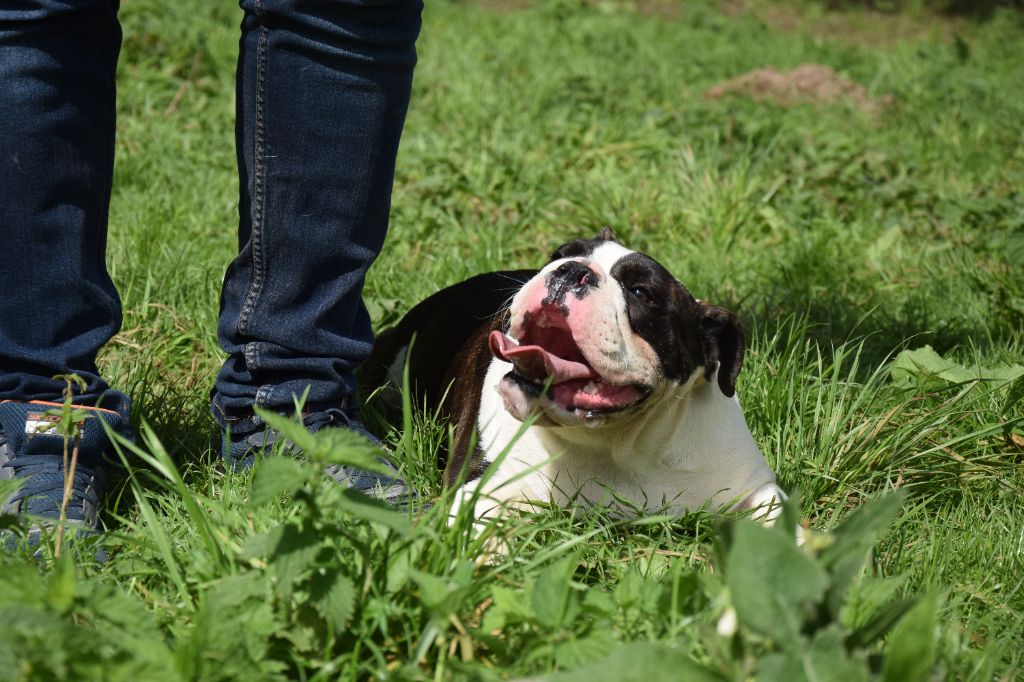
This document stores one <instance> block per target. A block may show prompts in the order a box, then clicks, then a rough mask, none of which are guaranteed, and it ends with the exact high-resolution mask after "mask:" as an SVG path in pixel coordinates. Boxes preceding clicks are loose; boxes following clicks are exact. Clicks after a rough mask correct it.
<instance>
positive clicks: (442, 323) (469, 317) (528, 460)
mask: <svg viewBox="0 0 1024 682" xmlns="http://www.w3.org/2000/svg"><path fill="white" fill-rule="evenodd" d="M744 351H745V343H744V336H743V330H742V328H741V326H740V323H739V321H738V320H737V318H736V316H735V315H734V314H733V313H731V312H729V311H727V310H725V309H723V308H719V307H716V306H713V305H708V304H706V303H703V302H701V301H699V300H698V299H696V298H694V297H693V296H692V295H691V294H690V292H689V291H687V290H686V288H685V287H684V286H683V285H682V284H681V283H680V282H679V281H678V280H677V279H676V278H675V277H673V276H672V275H671V274H670V273H669V272H668V271H667V270H666V269H665V268H664V267H663V266H661V265H660V264H659V263H658V262H657V261H655V260H654V259H653V258H651V257H650V256H647V255H645V254H643V253H639V252H636V251H632V250H630V249H628V248H626V247H625V246H623V245H622V244H620V243H619V242H617V241H616V240H615V238H614V237H613V236H612V234H611V232H610V231H609V230H607V229H606V230H604V231H603V232H602V233H601V234H600V235H599V236H598V237H596V238H594V239H578V240H575V241H571V242H569V243H567V244H564V245H563V246H561V247H559V248H558V249H557V250H556V251H555V252H554V254H553V255H552V257H551V259H550V261H549V262H548V263H547V265H545V266H544V267H543V268H542V269H541V270H540V271H539V272H538V271H535V270H516V271H507V272H497V273H489V274H486V275H479V276H477V277H474V278H471V279H469V280H466V281H465V282H462V283H460V284H456V285H454V286H452V287H449V288H447V289H444V290H442V291H440V292H438V293H436V294H434V295H433V296H431V297H430V298H428V299H426V300H425V301H423V302H422V303H420V304H419V305H417V306H416V307H414V308H413V309H412V310H411V311H410V312H409V313H408V314H407V315H406V316H405V317H404V318H403V319H402V321H401V322H400V323H399V324H398V325H397V326H396V327H394V328H393V329H391V330H389V331H387V332H385V333H383V334H382V335H381V336H380V337H379V338H378V341H377V343H376V344H375V347H374V350H373V353H372V355H371V358H370V360H369V362H368V363H367V366H366V369H365V370H364V375H363V376H364V380H365V381H366V383H367V384H369V388H371V389H373V388H375V387H378V386H382V385H384V384H387V383H389V382H390V383H391V384H392V385H393V386H401V385H402V375H403V370H404V368H405V366H406V364H408V371H409V376H410V384H411V387H412V388H413V389H414V390H415V392H416V396H417V401H418V402H417V404H419V405H425V406H426V408H427V409H428V410H429V411H430V413H432V414H436V415H438V416H439V417H440V418H441V419H444V420H448V421H449V422H450V423H451V424H453V425H454V438H453V439H452V444H451V448H450V451H449V452H448V453H447V457H446V459H447V461H446V463H445V481H446V483H448V484H450V485H456V484H460V485H462V488H461V490H460V492H459V493H458V494H456V499H455V506H454V508H453V510H452V511H453V513H454V512H456V511H457V510H458V507H460V506H461V505H464V504H468V503H472V504H473V505H474V516H475V517H476V518H478V519H486V518H487V517H491V516H494V515H496V514H500V513H501V512H502V510H504V509H508V508H510V507H512V508H514V507H519V508H523V507H529V506H530V505H531V504H532V503H535V502H540V503H555V504H559V505H570V504H581V505H601V506H612V507H615V508H618V509H624V510H627V511H639V510H644V511H649V512H664V511H669V512H674V513H682V512H686V511H690V510H694V509H698V508H702V507H707V508H710V509H713V510H723V509H752V510H754V511H753V515H754V516H757V517H760V518H761V519H762V520H764V521H766V522H771V521H772V520H773V519H774V518H775V517H776V516H777V515H778V513H779V509H780V505H779V503H780V502H781V500H783V499H784V498H785V496H784V495H783V493H782V491H781V490H780V489H779V487H778V486H777V485H776V482H775V475H774V473H773V472H772V470H771V469H770V468H769V467H768V465H767V463H766V462H765V460H764V457H763V456H762V454H761V452H760V450H759V449H758V447H757V444H756V443H755V442H754V438H753V437H752V435H751V433H750V429H749V428H748V426H747V423H746V420H745V418H744V416H743V411H742V409H741V408H740V403H739V400H738V399H737V396H736V378H737V376H738V375H739V373H740V369H741V367H742V365H743V355H744Z"/></svg>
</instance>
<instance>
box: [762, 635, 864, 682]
mask: <svg viewBox="0 0 1024 682" xmlns="http://www.w3.org/2000/svg"><path fill="white" fill-rule="evenodd" d="M867 679H868V671H867V666H866V664H865V662H864V661H862V660H859V659H855V658H850V656H849V655H848V654H847V652H846V649H845V647H844V646H843V640H842V635H841V633H840V632H839V630H838V628H834V627H833V628H828V629H826V630H822V631H820V632H819V633H818V634H817V636H816V637H815V638H814V641H813V642H810V643H809V645H808V644H807V643H804V642H801V644H800V646H798V647H796V648H791V649H787V650H785V651H781V652H778V653H773V654H768V655H767V656H764V657H762V658H761V660H760V661H759V663H758V670H757V680H758V682H864V681H866V680H867Z"/></svg>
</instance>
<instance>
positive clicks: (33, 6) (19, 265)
mask: <svg viewBox="0 0 1024 682" xmlns="http://www.w3.org/2000/svg"><path fill="white" fill-rule="evenodd" d="M117 4H118V3H117V1H116V0H93V1H86V0H79V1H77V2H75V1H73V0H66V1H61V0H24V1H22V2H18V3H14V5H15V6H16V7H17V8H16V9H10V8H9V6H10V3H4V4H3V5H0V244H3V252H2V253H0V400H53V399H58V398H59V397H60V396H61V393H62V391H63V389H64V382H63V381H59V380H54V379H53V378H52V377H53V375H55V374H67V373H71V372H74V373H76V374H78V375H80V376H81V377H82V378H83V379H85V380H86V382H87V383H88V388H87V389H86V390H85V392H84V394H83V395H81V396H80V397H79V398H78V399H77V400H76V402H79V403H82V404H90V405H99V406H102V407H106V408H109V409H114V410H117V411H119V412H121V413H122V414H127V411H128V398H127V397H126V396H125V395H123V394H121V393H116V392H113V391H110V390H109V388H108V386H107V384H106V383H105V382H104V381H103V380H102V379H101V378H100V376H99V374H98V371H97V368H96V353H97V351H98V350H99V348H100V346H102V345H103V344H104V343H105V342H106V341H108V340H109V339H110V337H112V336H113V335H114V334H115V333H116V332H117V330H118V329H119V328H120V325H121V302H120V300H119V299H118V296H117V291H116V290H115V289H114V285H113V282H111V280H110V277H109V275H108V274H107V269H106V263H105V250H106V236H107V208H108V204H109V201H110V183H111V177H112V174H113V163H114V104H115V102H114V100H115V98H114V72H115V68H116V65H117V56H118V52H119V51H120V47H121V28H120V25H119V24H118V21H117Z"/></svg>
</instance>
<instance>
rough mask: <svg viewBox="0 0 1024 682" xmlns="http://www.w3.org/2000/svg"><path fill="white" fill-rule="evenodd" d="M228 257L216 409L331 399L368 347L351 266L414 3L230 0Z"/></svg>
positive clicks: (378, 205) (394, 127)
mask: <svg viewBox="0 0 1024 682" xmlns="http://www.w3.org/2000/svg"><path fill="white" fill-rule="evenodd" d="M241 6H242V8H243V9H244V10H245V17H244V19H243V21H242V38H241V44H240V54H239V62H238V74H237V123H236V138H237V139H236V142H237V151H238V168H239V183H240V191H241V197H240V201H239V214H240V215H239V219H240V220H239V254H238V257H237V258H236V259H235V260H234V262H232V263H231V265H230V267H229V268H228V271H227V274H226V276H225V280H224V287H223V291H222V295H221V312H220V322H219V326H218V335H219V339H220V343H221V347H222V348H223V349H224V350H225V351H226V352H227V353H228V354H229V357H228V359H227V361H226V362H225V363H224V366H223V367H222V369H221V371H220V374H219V375H218V377H217V382H216V386H215V388H214V391H213V405H214V414H215V416H217V418H218V419H219V420H220V422H221V424H222V425H224V426H227V425H228V424H230V425H231V428H232V429H233V431H234V432H236V433H244V432H245V431H247V430H251V429H252V428H255V427H256V426H257V425H258V423H259V422H258V420H255V421H254V420H252V419H251V418H250V416H251V413H252V407H253V405H259V406H261V407H266V408H269V409H278V410H290V409H292V405H293V399H294V397H295V396H301V395H302V394H303V392H304V391H306V390H308V391H309V395H308V399H307V407H308V409H310V410H313V411H315V410H319V409H329V408H332V407H335V408H336V407H339V406H341V405H344V404H345V401H346V400H347V397H348V395H349V394H351V393H352V392H353V391H354V390H355V381H354V379H353V374H352V373H353V371H354V370H355V369H356V368H357V367H358V366H359V365H360V364H361V363H362V362H363V361H364V360H365V359H366V357H367V355H368V354H369V351H370V348H371V346H372V343H373V335H372V332H371V328H370V319H369V315H368V314H367V312H366V308H365V307H364V305H363V302H362V287H363V281H364V276H365V274H366V271H367V269H368V268H369V267H370V264H371V263H372V262H373V260H374V258H376V256H377V254H378V253H379V251H380V248H381V246H382V244H383V241H384V235H385V232H386V231H387V221H388V212H389V209H390V202H391V185H392V181H393V178H394V165H395V156H396V154H397V151H398V140H399V136H400V135H401V131H402V126H403V124H404V121H405V113H406V108H407V106H408V102H409V95H410V90H411V84H412V72H413V67H414V65H415V62H416V51H415V42H416V37H417V35H418V33H419V28H420V14H421V10H422V0H334V1H331V2H324V1H323V0H242V2H241Z"/></svg>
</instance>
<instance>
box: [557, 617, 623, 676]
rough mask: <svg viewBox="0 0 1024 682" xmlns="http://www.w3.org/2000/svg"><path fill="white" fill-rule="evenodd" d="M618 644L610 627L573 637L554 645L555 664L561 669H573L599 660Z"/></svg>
mask: <svg viewBox="0 0 1024 682" xmlns="http://www.w3.org/2000/svg"><path fill="white" fill-rule="evenodd" d="M617 644H618V642H617V641H616V640H615V635H614V634H613V633H612V631H611V629H610V627H609V628H604V629H597V630H595V631H593V632H590V633H588V634H587V635H586V636H584V637H574V638H572V639H568V640H565V641H562V642H559V643H558V644H556V645H555V662H556V663H558V665H559V667H561V668H569V669H571V668H575V667H578V666H581V665H586V664H587V663H589V662H591V661H596V660H599V659H600V658H601V657H602V656H604V655H605V654H607V653H608V652H609V651H612V650H613V649H614V648H615V646H616V645H617Z"/></svg>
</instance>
